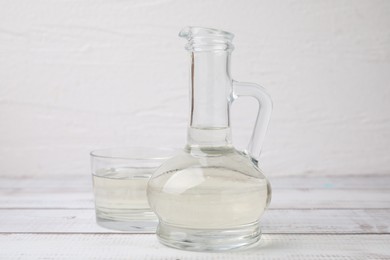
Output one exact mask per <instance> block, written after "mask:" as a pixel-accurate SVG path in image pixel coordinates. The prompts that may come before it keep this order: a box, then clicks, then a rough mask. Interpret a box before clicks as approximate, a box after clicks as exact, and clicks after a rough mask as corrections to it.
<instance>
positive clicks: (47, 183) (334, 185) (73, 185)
mask: <svg viewBox="0 0 390 260" xmlns="http://www.w3.org/2000/svg"><path fill="white" fill-rule="evenodd" d="M269 179H270V182H271V185H272V188H273V189H389V187H390V173H389V174H388V175H356V176H354V175H347V176H345V175H343V176H316V175H315V176H312V175H310V176H278V177H272V176H270V178H269ZM91 187H92V180H91V176H90V175H88V174H85V175H64V176H56V175H54V176H37V177H33V176H30V177H24V178H23V177H18V178H12V177H1V178H0V189H17V190H18V191H23V190H28V191H32V190H37V189H38V190H44V189H46V188H48V189H51V188H61V189H73V190H78V191H81V190H85V189H91Z"/></svg>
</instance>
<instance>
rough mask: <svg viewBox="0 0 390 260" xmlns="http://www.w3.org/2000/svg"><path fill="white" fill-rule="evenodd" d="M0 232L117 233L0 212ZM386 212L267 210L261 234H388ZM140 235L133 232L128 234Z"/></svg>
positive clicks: (53, 215) (63, 219) (34, 214)
mask: <svg viewBox="0 0 390 260" xmlns="http://www.w3.org/2000/svg"><path fill="white" fill-rule="evenodd" d="M0 219H1V222H0V233H23V232H24V233H121V232H120V231H113V230H109V229H105V228H102V227H99V226H98V225H97V224H96V223H95V212H94V210H90V209H89V210H55V209H53V210H34V209H25V210H20V209H14V210H0ZM389 219H390V209H384V210H376V209H374V210H368V209H365V210H360V209H358V210H334V209H321V210H269V211H267V212H266V213H265V214H264V216H263V218H262V230H263V233H268V234H269V233H273V234H278V233H290V234H303V233H305V234H310V233H311V234H313V233H339V234H340V233H367V234H384V233H386V234H389V233H390V222H389ZM125 233H140V232H139V230H137V229H134V230H133V231H132V232H125Z"/></svg>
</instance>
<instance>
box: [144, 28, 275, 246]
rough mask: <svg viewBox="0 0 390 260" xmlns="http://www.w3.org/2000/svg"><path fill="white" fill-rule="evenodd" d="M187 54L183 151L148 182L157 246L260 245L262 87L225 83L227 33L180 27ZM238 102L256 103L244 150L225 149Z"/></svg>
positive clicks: (265, 190) (266, 108)
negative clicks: (186, 121) (156, 221)
mask: <svg viewBox="0 0 390 260" xmlns="http://www.w3.org/2000/svg"><path fill="white" fill-rule="evenodd" d="M179 36H180V37H183V38H185V39H187V40H188V43H187V45H186V49H187V50H188V51H189V53H190V60H191V62H190V100H191V105H190V118H189V126H188V130H187V144H186V146H185V148H184V150H183V151H182V152H181V153H180V154H178V155H176V156H174V157H173V158H172V159H169V160H168V161H166V162H165V163H163V165H162V166H160V168H159V169H158V170H157V171H156V172H155V173H154V174H153V176H152V177H151V179H150V180H149V183H148V190H147V192H148V199H149V204H150V206H151V208H152V210H153V211H154V212H155V213H156V215H157V216H158V218H159V225H158V228H157V231H156V233H157V236H158V238H159V240H160V242H161V243H163V244H165V245H167V246H170V247H174V248H179V249H186V250H195V251H220V250H229V249H235V248H242V247H247V246H250V245H252V244H254V243H256V242H257V241H259V239H260V235H261V231H260V224H259V219H260V217H261V215H262V214H263V212H264V211H265V209H266V208H267V206H268V204H269V202H270V198H271V188H270V185H269V183H268V181H267V179H266V178H265V177H264V175H263V173H262V171H261V169H260V168H259V166H258V157H259V155H260V150H261V146H262V143H263V139H264V136H265V133H266V129H267V125H268V122H269V119H270V115H271V109H272V102H271V99H270V97H269V96H268V94H266V92H265V91H264V89H263V88H262V87H260V86H258V85H256V84H253V83H240V82H236V81H234V80H232V79H231V77H230V54H231V52H232V50H233V45H232V43H231V42H232V39H233V34H231V33H228V32H224V31H221V30H216V29H209V28H199V27H188V28H185V29H183V30H182V31H181V32H180V34H179ZM240 96H251V97H254V98H255V99H257V101H258V102H259V111H258V115H257V119H256V124H255V129H254V130H253V134H252V137H251V140H250V142H249V145H248V148H247V150H245V151H238V150H236V149H235V148H234V147H233V146H232V143H231V129H230V118H229V110H230V107H231V105H232V103H233V102H234V100H236V99H237V98H238V97H240Z"/></svg>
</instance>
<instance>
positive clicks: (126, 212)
mask: <svg viewBox="0 0 390 260" xmlns="http://www.w3.org/2000/svg"><path fill="white" fill-rule="evenodd" d="M173 153H174V150H173V149H166V148H155V147H127V148H110V149H101V150H95V151H92V152H91V153H90V155H91V168H92V179H93V192H94V196H95V210H96V222H97V223H98V224H99V225H100V226H103V227H105V228H110V229H115V230H123V231H130V232H137V233H153V232H155V230H156V226H157V224H158V220H157V217H156V215H155V214H154V213H153V212H152V210H151V209H150V207H149V204H148V199H147V195H146V187H147V183H148V180H149V178H150V176H151V175H152V174H153V172H154V171H155V170H156V169H157V168H158V167H159V166H160V165H161V164H162V163H163V162H164V161H165V160H167V159H169V158H170V157H171V156H172V155H173Z"/></svg>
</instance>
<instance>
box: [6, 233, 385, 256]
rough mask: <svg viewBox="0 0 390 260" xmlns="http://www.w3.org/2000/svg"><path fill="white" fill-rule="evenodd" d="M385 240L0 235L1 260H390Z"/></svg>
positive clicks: (371, 237)
mask: <svg viewBox="0 0 390 260" xmlns="http://www.w3.org/2000/svg"><path fill="white" fill-rule="evenodd" d="M389 240H390V235H276V234H275V235H263V237H262V240H261V242H260V243H259V245H258V246H256V247H254V248H252V249H250V250H246V251H236V252H230V253H218V254H215V253H198V252H188V251H181V250H175V249H171V248H167V247H164V246H162V245H161V244H159V243H158V241H157V239H156V237H155V236H154V235H146V234H144V235H135V234H133V235H129V234H104V235H103V234H78V235H69V234H40V235H37V234H10V235H4V234H3V235H0V245H1V250H0V258H1V259H37V258H39V259H103V258H104V259H203V260H206V259H226V260H229V259H243V260H245V259H259V258H261V259H314V260H317V259H318V260H320V259H327V260H328V259H390V247H389V246H388V242H389Z"/></svg>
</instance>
